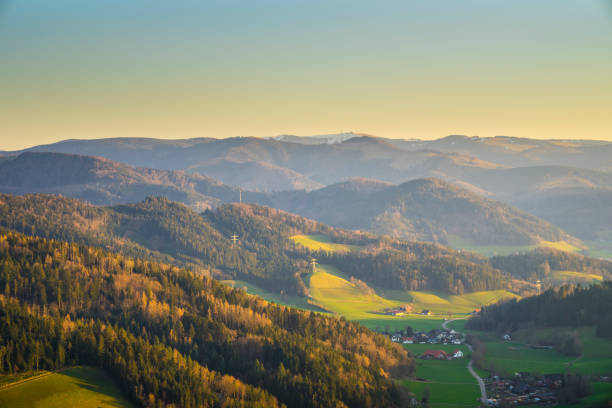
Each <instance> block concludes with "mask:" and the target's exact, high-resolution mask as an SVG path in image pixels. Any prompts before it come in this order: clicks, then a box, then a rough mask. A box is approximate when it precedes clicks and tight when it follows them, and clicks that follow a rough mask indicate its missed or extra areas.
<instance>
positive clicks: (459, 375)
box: [404, 344, 476, 384]
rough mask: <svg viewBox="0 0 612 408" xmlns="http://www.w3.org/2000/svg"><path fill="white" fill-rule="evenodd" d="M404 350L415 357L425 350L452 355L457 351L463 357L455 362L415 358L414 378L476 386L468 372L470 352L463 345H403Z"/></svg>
mask: <svg viewBox="0 0 612 408" xmlns="http://www.w3.org/2000/svg"><path fill="white" fill-rule="evenodd" d="M404 348H405V349H406V350H408V351H409V352H410V353H411V354H413V355H415V356H417V357H418V356H420V355H421V354H423V353H424V352H425V351H426V350H444V351H445V352H446V353H453V352H454V351H455V350H457V349H459V350H461V351H463V354H464V357H463V358H461V359H456V360H423V359H420V358H417V359H416V360H415V361H416V378H424V379H427V380H431V381H437V382H448V383H465V384H476V379H474V377H472V375H471V374H470V373H469V372H468V369H467V365H468V362H469V361H470V355H471V353H470V351H469V350H468V348H467V347H466V346H465V345H452V344H404Z"/></svg>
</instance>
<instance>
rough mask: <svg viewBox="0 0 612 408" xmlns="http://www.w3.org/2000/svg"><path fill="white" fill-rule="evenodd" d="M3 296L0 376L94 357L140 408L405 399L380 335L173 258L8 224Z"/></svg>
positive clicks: (408, 365) (3, 241)
mask: <svg viewBox="0 0 612 408" xmlns="http://www.w3.org/2000/svg"><path fill="white" fill-rule="evenodd" d="M0 292H1V295H0V315H1V316H2V317H1V318H0V326H1V331H2V333H3V334H6V335H3V336H2V338H1V339H0V371H1V372H2V373H16V372H20V371H24V370H35V369H54V368H58V367H61V366H64V365H70V364H92V365H96V366H99V367H103V368H105V369H107V370H109V371H110V372H112V373H113V374H114V375H115V376H116V378H117V379H118V380H119V381H120V383H121V384H122V386H123V387H124V391H125V392H126V395H129V396H130V397H131V398H132V399H133V400H135V401H137V402H138V403H139V404H140V405H142V406H184V407H190V406H211V407H212V406H221V407H229V406H245V407H264V406H265V407H268V406H272V407H273V406H281V405H286V406H291V407H342V406H351V407H373V406H381V405H382V406H388V407H401V406H407V404H409V398H408V397H407V396H406V391H405V390H404V389H401V388H399V387H397V386H396V385H395V384H394V382H393V381H392V380H391V377H392V376H409V375H411V374H412V373H413V370H414V361H413V360H412V358H411V357H410V356H409V355H408V354H407V352H406V351H405V350H403V349H402V348H401V347H400V346H398V345H395V344H393V343H391V342H389V341H388V339H386V338H385V337H384V336H382V335H379V334H376V333H373V332H371V331H369V330H367V329H365V328H363V327H361V326H360V325H358V324H356V323H351V322H347V321H345V320H344V319H342V318H334V317H326V316H323V315H320V314H317V313H313V312H307V311H300V310H296V309H291V308H287V307H283V306H279V305H275V304H271V303H268V302H266V301H264V300H262V299H260V298H257V297H254V296H251V295H248V294H246V293H244V292H242V291H240V290H235V289H231V288H229V287H226V286H224V285H222V284H220V283H217V282H216V281H214V280H213V279H210V278H208V277H206V276H204V275H196V274H194V273H193V272H190V271H188V270H186V269H182V268H178V267H176V266H173V265H168V264H164V263H159V262H155V261H149V260H143V259H138V258H131V257H125V256H122V255H119V254H115V253H111V252H108V251H105V250H103V249H100V248H94V247H91V246H86V245H82V244H75V243H69V242H62V241H58V240H49V239H44V238H38V237H29V236H26V235H23V234H20V233H17V232H11V231H5V232H2V233H1V234H0Z"/></svg>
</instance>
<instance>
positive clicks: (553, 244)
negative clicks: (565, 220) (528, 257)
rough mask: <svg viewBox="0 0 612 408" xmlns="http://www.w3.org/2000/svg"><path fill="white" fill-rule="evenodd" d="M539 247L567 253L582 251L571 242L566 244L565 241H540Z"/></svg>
mask: <svg viewBox="0 0 612 408" xmlns="http://www.w3.org/2000/svg"><path fill="white" fill-rule="evenodd" d="M538 246H539V247H541V248H552V249H556V250H558V251H565V252H580V251H581V249H580V248H578V247H577V246H574V245H572V244H570V243H569V242H565V241H540V243H539V244H538Z"/></svg>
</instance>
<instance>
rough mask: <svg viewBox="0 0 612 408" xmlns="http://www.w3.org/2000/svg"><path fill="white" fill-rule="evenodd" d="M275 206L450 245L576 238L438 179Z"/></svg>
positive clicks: (328, 191)
mask: <svg viewBox="0 0 612 408" xmlns="http://www.w3.org/2000/svg"><path fill="white" fill-rule="evenodd" d="M270 197H271V205H272V206H274V207H277V208H282V209H284V210H287V211H290V212H293V213H297V214H300V215H303V216H305V217H308V218H312V219H316V220H318V221H320V222H323V223H326V224H329V225H334V226H337V227H342V228H349V229H360V230H367V231H371V232H374V233H378V234H385V235H391V236H394V237H398V238H402V239H410V240H418V241H427V242H437V243H441V244H448V243H449V241H450V240H451V239H453V238H460V239H462V240H469V241H470V242H474V243H478V244H484V245H492V244H502V245H528V244H537V243H539V242H540V241H542V240H547V241H567V242H574V243H576V244H578V240H576V239H575V238H573V237H571V236H570V235H569V234H567V233H565V232H564V231H562V230H561V229H560V228H558V227H555V226H554V225H552V224H550V223H548V222H546V221H543V220H541V219H539V218H537V217H534V216H533V215H530V214H527V213H525V212H523V211H520V210H517V209H516V208H514V207H512V206H510V205H508V204H504V203H502V202H499V201H495V200H491V199H488V198H485V197H483V196H481V195H478V194H475V193H474V192H472V191H469V190H467V189H464V188H461V187H458V186H455V185H452V184H449V183H447V182H444V181H442V180H439V179H434V178H428V179H417V180H412V181H409V182H406V183H403V184H401V185H393V184H389V183H383V182H378V181H375V180H366V179H353V180H350V181H347V182H342V183H338V184H334V185H331V186H328V187H326V188H323V189H320V190H315V191H311V192H305V191H301V192H298V191H294V192H282V193H276V194H273V195H271V196H270Z"/></svg>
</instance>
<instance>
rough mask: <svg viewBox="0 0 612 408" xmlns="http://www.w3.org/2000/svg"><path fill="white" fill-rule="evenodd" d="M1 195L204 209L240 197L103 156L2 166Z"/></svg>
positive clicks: (33, 155) (194, 177) (34, 155)
mask: <svg viewBox="0 0 612 408" xmlns="http://www.w3.org/2000/svg"><path fill="white" fill-rule="evenodd" d="M0 191H1V192H5V193H12V194H26V193H54V194H63V195H66V196H69V197H75V198H79V199H82V200H86V201H89V202H91V203H93V204H98V205H112V204H121V203H130V202H134V201H140V200H142V199H144V198H145V197H147V196H162V195H163V196H167V197H168V198H170V199H172V200H176V201H180V202H183V203H185V204H187V205H190V206H192V207H193V208H196V209H199V210H204V209H206V208H210V207H216V206H218V205H220V204H221V203H223V202H231V201H238V200H239V198H240V191H239V189H238V188H236V187H231V186H228V185H225V184H223V183H221V182H219V181H218V180H215V179H213V178H210V177H206V176H202V175H199V174H187V173H185V172H182V171H168V170H157V169H147V168H136V167H132V166H129V165H126V164H122V163H118V162H114V161H111V160H108V159H105V158H102V157H93V156H80V155H75V154H64V153H38V152H26V153H22V154H20V155H19V156H17V157H12V158H9V159H7V160H4V161H2V162H0Z"/></svg>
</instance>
